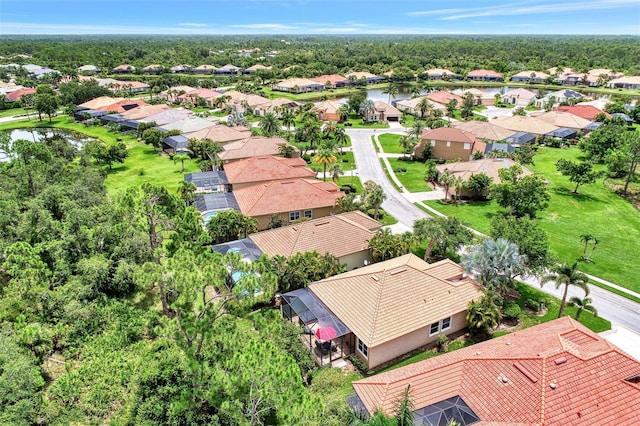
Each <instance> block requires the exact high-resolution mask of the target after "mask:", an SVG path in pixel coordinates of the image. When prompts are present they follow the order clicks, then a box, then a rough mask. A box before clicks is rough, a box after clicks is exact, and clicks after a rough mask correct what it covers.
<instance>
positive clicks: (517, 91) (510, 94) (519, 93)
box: [502, 87, 536, 100]
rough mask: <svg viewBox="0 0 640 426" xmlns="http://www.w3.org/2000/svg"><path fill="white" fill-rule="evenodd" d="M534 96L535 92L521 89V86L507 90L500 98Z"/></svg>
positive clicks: (531, 97) (526, 97) (528, 97)
mask: <svg viewBox="0 0 640 426" xmlns="http://www.w3.org/2000/svg"><path fill="white" fill-rule="evenodd" d="M535 97H536V94H535V93H533V92H532V91H531V90H527V89H523V88H522V87H520V88H517V89H513V90H509V91H508V92H507V93H505V94H504V95H502V98H503V99H504V98H523V99H529V100H530V99H533V98H535Z"/></svg>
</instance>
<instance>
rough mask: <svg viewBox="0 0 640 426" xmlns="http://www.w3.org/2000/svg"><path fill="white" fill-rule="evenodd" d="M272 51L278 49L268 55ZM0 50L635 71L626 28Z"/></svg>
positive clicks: (119, 41)
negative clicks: (622, 32) (599, 32)
mask: <svg viewBox="0 0 640 426" xmlns="http://www.w3.org/2000/svg"><path fill="white" fill-rule="evenodd" d="M283 38H285V39H286V42H283V41H282V39H283ZM253 48H259V49H260V52H256V53H254V54H249V55H246V56H244V55H243V56H239V55H238V50H240V49H253ZM272 51H277V52H278V53H277V55H275V56H273V57H272V56H271V55H268V53H269V52H272ZM0 54H2V55H3V56H11V55H13V54H29V55H32V56H33V59H31V60H24V59H22V58H14V59H15V61H16V62H18V61H23V62H24V61H27V62H36V63H39V64H41V65H46V66H50V67H53V68H54V69H59V70H61V71H73V70H75V69H76V68H77V67H79V66H82V65H86V64H94V65H97V66H99V67H101V68H103V69H104V70H111V69H112V68H114V67H115V66H117V65H120V64H123V63H128V64H131V65H134V66H135V67H137V68H138V69H141V68H143V67H145V66H147V65H150V64H161V65H163V66H165V67H171V66H173V65H178V64H190V65H200V64H212V65H215V66H222V65H225V64H227V63H233V64H235V65H237V66H240V67H249V66H251V65H253V64H255V63H256V62H260V63H265V64H266V65H273V66H275V70H276V71H278V70H280V71H281V70H283V69H284V68H287V67H290V66H296V68H297V70H296V69H293V70H292V71H291V72H295V73H299V74H301V75H305V76H312V75H321V74H327V73H337V72H342V73H344V72H347V71H349V70H357V71H359V70H366V71H370V72H373V73H383V72H385V71H388V70H390V69H395V70H396V71H400V72H404V71H411V72H420V71H422V70H424V69H428V68H432V67H445V68H450V69H451V70H452V71H454V72H458V73H466V72H468V71H470V70H471V69H474V68H480V67H483V68H490V69H494V70H496V71H499V72H504V73H509V72H517V71H519V70H522V69H532V70H540V71H542V70H546V69H548V68H550V67H555V66H569V67H572V68H573V69H574V70H576V71H578V72H584V71H587V70H589V69H592V68H612V69H615V70H618V71H623V72H627V73H630V74H638V73H640V69H639V68H638V63H637V61H635V58H637V57H639V56H640V43H638V38H637V37H633V36H616V37H614V36H437V35H434V36H424V35H421V36H417V35H416V36H406V35H405V36H399V35H385V36H299V35H289V36H285V37H283V36H224V37H223V36H190V37H186V36H182V37H178V36H176V37H172V36H144V37H143V36H138V37H136V36H82V38H80V37H79V36H78V37H74V36H6V37H4V38H3V48H2V51H0ZM12 60H13V59H12ZM283 75H284V74H280V75H279V76H283Z"/></svg>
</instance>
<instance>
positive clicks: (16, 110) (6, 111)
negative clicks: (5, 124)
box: [0, 108, 38, 117]
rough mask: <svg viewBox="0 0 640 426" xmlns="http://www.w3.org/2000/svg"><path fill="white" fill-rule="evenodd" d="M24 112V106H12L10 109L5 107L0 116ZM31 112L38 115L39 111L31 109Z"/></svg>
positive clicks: (11, 115)
mask: <svg viewBox="0 0 640 426" xmlns="http://www.w3.org/2000/svg"><path fill="white" fill-rule="evenodd" d="M23 114H25V112H24V109H23V108H10V109H3V110H2V111H0V117H13V116H15V115H23ZM29 114H33V115H37V114H38V113H37V112H33V111H31V110H29Z"/></svg>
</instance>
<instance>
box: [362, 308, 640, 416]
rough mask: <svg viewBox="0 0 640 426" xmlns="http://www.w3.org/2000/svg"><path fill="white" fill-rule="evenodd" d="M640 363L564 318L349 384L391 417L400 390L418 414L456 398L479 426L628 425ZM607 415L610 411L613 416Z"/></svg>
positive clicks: (637, 400)
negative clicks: (634, 378) (408, 390)
mask: <svg viewBox="0 0 640 426" xmlns="http://www.w3.org/2000/svg"><path fill="white" fill-rule="evenodd" d="M638 373H640V362H638V361H637V360H635V359H634V358H632V357H630V356H629V355H627V354H626V353H624V352H622V351H621V350H620V349H618V348H616V347H615V346H613V345H611V344H610V343H608V342H607V341H606V340H604V339H603V338H602V337H600V336H598V335H597V334H595V333H593V332H592V331H590V330H589V329H587V328H586V327H584V326H583V325H581V324H579V323H577V322H576V321H574V320H573V319H571V318H570V317H563V318H560V319H557V320H555V321H551V322H548V323H544V324H540V325H538V326H535V327H531V328H528V329H525V330H520V331H516V332H514V333H512V334H508V335H506V336H502V337H498V338H495V339H491V340H488V341H485V342H482V343H478V344H476V345H473V346H470V347H466V348H463V349H460V350H457V351H454V352H450V353H448V354H444V355H441V356H438V357H435V358H431V359H427V360H424V361H421V362H417V363H415V364H412V365H409V366H406V367H402V368H398V369H396V370H392V371H389V372H387V373H382V374H378V375H376V376H372V377H368V378H366V379H362V380H359V381H356V382H354V383H353V387H354V389H355V390H356V392H357V394H358V396H359V397H360V399H361V400H362V402H363V403H364V405H365V407H366V408H367V410H369V411H370V412H373V411H374V409H375V408H380V409H382V410H383V411H384V412H386V413H388V414H391V413H392V412H393V410H394V409H395V406H396V401H397V400H398V399H399V398H400V397H401V396H402V393H403V392H404V390H405V389H406V387H407V385H411V395H412V399H413V403H414V406H415V407H416V409H420V408H423V407H426V406H428V405H431V404H433V403H436V402H439V401H442V400H444V399H447V398H449V397H452V396H456V395H458V396H460V397H461V398H462V399H463V400H464V401H465V402H466V403H467V404H468V405H469V407H470V408H471V409H472V410H473V411H474V412H475V413H476V415H477V416H478V417H479V418H480V420H481V423H478V424H483V425H489V424H501V425H515V424H518V425H526V426H534V425H635V424H637V415H638V411H637V409H638V407H640V386H639V385H638V384H637V383H636V384H634V383H630V382H627V381H625V379H626V378H629V377H631V376H633V375H637V374H638ZM614 413H615V414H614Z"/></svg>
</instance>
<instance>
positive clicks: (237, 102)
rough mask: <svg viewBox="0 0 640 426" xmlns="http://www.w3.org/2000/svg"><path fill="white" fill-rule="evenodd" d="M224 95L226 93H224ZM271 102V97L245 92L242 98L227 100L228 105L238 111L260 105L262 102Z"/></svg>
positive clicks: (244, 110)
mask: <svg viewBox="0 0 640 426" xmlns="http://www.w3.org/2000/svg"><path fill="white" fill-rule="evenodd" d="M223 96H224V95H223ZM268 102H269V99H267V98H265V97H263V96H260V95H254V94H245V95H243V96H242V97H240V98H237V99H232V100H230V101H228V102H227V106H230V107H231V109H233V110H234V111H237V112H242V113H244V112H246V111H247V110H249V109H251V110H253V108H255V107H257V106H260V105H262V104H266V103H268Z"/></svg>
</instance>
